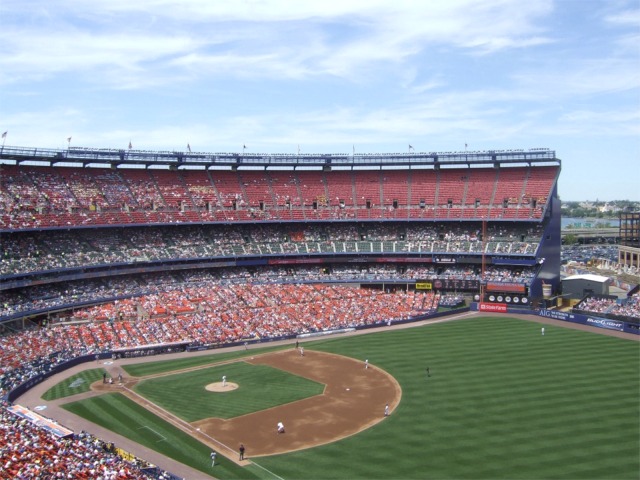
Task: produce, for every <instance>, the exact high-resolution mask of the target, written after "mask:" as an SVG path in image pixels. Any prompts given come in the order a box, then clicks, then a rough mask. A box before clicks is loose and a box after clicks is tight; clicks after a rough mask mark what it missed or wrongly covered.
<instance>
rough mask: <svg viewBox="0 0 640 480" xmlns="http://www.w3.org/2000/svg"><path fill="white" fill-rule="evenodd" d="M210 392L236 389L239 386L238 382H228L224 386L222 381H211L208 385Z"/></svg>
mask: <svg viewBox="0 0 640 480" xmlns="http://www.w3.org/2000/svg"><path fill="white" fill-rule="evenodd" d="M204 388H205V389H207V390H208V391H209V392H230V391H231V390H235V389H236V388H238V384H237V383H233V382H227V384H226V385H225V386H224V387H223V386H222V382H215V383H210V384H209V385H207V386H206V387H204Z"/></svg>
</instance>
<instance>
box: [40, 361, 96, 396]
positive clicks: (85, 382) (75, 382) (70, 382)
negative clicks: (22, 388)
mask: <svg viewBox="0 0 640 480" xmlns="http://www.w3.org/2000/svg"><path fill="white" fill-rule="evenodd" d="M105 373H106V371H105V370H104V369H103V368H92V369H90V370H84V371H82V372H80V373H78V374H76V375H72V376H71V377H69V378H67V379H65V380H64V381H62V382H60V383H58V384H56V385H54V386H53V387H51V388H50V389H49V390H47V391H46V392H45V393H44V394H43V395H42V398H43V399H44V400H49V401H51V400H57V399H58V398H64V397H70V396H71V395H77V394H78V393H85V392H88V391H89V390H90V389H91V384H92V383H93V382H97V381H98V380H101V379H102V375H103V374H105Z"/></svg>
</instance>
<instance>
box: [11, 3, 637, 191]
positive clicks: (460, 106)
mask: <svg viewBox="0 0 640 480" xmlns="http://www.w3.org/2000/svg"><path fill="white" fill-rule="evenodd" d="M639 45H640V1H639V0H602V1H599V0H556V1H552V0H534V1H531V2H526V1H523V0H483V1H477V0H446V1H444V0H442V1H435V0H424V1H418V0H415V1H411V0H393V1H390V0H340V1H334V0H324V1H300V0H287V1H285V0H244V1H243V0H136V1H132V0H90V1H88V0H43V1H40V0H2V2H0V131H1V132H5V131H6V132H7V136H6V138H5V139H4V140H5V142H6V145H15V146H32V147H51V148H66V147H67V138H68V137H71V138H72V140H71V144H72V146H79V147H102V148H126V147H127V145H128V144H129V141H131V143H132V145H133V148H136V149H146V150H186V148H187V144H189V145H190V146H191V149H192V151H194V152H195V151H199V152H239V151H241V150H242V146H243V145H246V146H247V149H246V152H247V153H296V152H297V151H298V148H299V149H300V152H302V153H351V152H352V150H353V149H355V151H356V153H373V152H375V153H388V152H406V151H408V146H409V144H410V145H412V146H413V147H414V149H415V151H416V152H431V151H461V150H464V148H465V147H464V145H465V143H467V144H468V149H469V150H488V149H518V148H524V149H527V148H539V147H547V148H551V149H554V150H556V152H557V155H558V157H559V158H561V159H562V162H563V163H562V166H563V170H562V175H561V179H560V184H559V193H560V197H561V198H562V199H563V200H583V199H590V200H595V199H599V200H625V199H627V200H636V201H638V200H640V173H638V172H640V47H639ZM634 169H635V171H634Z"/></svg>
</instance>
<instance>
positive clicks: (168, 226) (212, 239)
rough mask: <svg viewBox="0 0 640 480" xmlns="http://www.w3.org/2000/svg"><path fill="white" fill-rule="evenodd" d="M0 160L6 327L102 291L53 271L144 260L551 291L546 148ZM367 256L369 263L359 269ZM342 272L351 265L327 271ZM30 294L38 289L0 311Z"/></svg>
mask: <svg viewBox="0 0 640 480" xmlns="http://www.w3.org/2000/svg"><path fill="white" fill-rule="evenodd" d="M0 168H1V170H0V173H1V174H0V186H1V192H2V193H1V198H0V200H1V203H0V235H1V236H2V245H3V253H2V256H3V258H2V271H1V277H0V278H1V279H2V287H0V289H1V291H0V294H2V296H3V301H2V304H3V306H4V308H3V311H2V314H1V315H0V320H1V321H2V322H11V324H12V325H13V326H16V327H19V326H20V325H24V321H25V319H29V318H30V319H35V320H37V319H39V318H40V319H42V318H44V317H45V316H48V315H50V314H51V313H52V312H59V311H64V310H69V309H75V308H79V307H81V306H84V305H90V304H97V303H101V302H110V301H113V300H114V297H112V296H111V297H109V296H105V297H99V296H98V297H96V298H93V299H92V300H90V301H86V300H82V301H80V300H78V299H76V298H74V296H73V295H68V296H65V294H64V293H62V296H63V297H64V298H63V299H62V301H60V298H58V297H59V296H60V295H58V292H64V291H65V288H64V287H63V286H64V285H67V284H69V282H85V283H86V284H89V283H90V282H93V281H99V280H100V279H105V278H112V277H119V278H126V277H127V276H134V275H140V274H150V273H152V272H166V271H171V272H180V271H189V270H194V269H211V270H217V271H220V270H222V269H229V268H244V269H248V270H249V271H254V270H255V269H265V268H273V269H276V268H280V269H281V268H286V269H287V271H289V272H292V273H294V274H295V271H296V269H298V268H300V267H304V268H305V269H306V270H305V271H308V269H309V268H312V269H315V270H318V271H321V272H323V273H324V274H326V276H325V277H324V278H321V279H318V278H317V277H316V278H312V279H311V278H310V279H307V278H305V276H304V273H302V274H300V275H298V277H297V278H296V280H295V281H296V282H305V281H313V282H318V281H327V282H340V281H345V282H348V283H358V284H361V285H370V286H372V287H377V288H385V289H389V288H394V289H395V288H403V289H416V290H430V291H439V292H445V293H446V292H455V293H461V294H467V295H472V297H473V298H474V299H475V300H476V301H479V302H481V303H487V304H514V305H517V306H524V307H529V308H534V307H536V306H538V305H540V304H541V303H542V302H543V301H544V298H549V297H550V296H551V295H552V294H554V293H555V292H557V291H558V289H559V288H560V273H559V272H560V246H561V235H560V201H559V198H558V192H557V183H558V177H559V175H560V171H561V161H560V160H559V159H558V158H557V157H556V154H555V152H554V151H553V150H549V149H543V148H541V149H530V150H506V151H503V150H496V151H482V152H466V151H465V152H429V153H408V154H401V153H398V154H357V155H356V154H354V155H342V154H337V155H336V154H331V155H328V154H318V155H312V154H305V155H284V154H283V155H274V154H264V155H260V154H251V155H244V154H243V155H240V154H227V153H198V152H154V151H139V150H113V149H90V148H70V149H67V150H56V149H34V148H22V147H3V148H2V151H1V152H0ZM157 232H161V233H159V234H157ZM157 236H161V237H162V239H163V240H162V241H161V242H160V243H159V244H158V245H157V246H158V247H159V248H158V249H157V250H158V251H161V252H162V254H154V253H149V252H148V249H146V247H148V241H147V240H148V239H149V238H152V237H153V238H155V237H157ZM229 239H233V241H230V240H229ZM101 240H102V241H103V243H101ZM105 243H106V244H107V245H105ZM212 244H216V245H215V248H212ZM141 252H142V253H141ZM345 266H346V267H345ZM379 267H382V270H383V273H382V274H380V273H379V272H378V273H377V274H376V275H367V272H369V271H371V272H373V271H377V270H376V269H377V268H379ZM345 269H347V270H354V269H356V270H358V272H360V273H361V274H360V275H357V274H356V275H355V276H354V275H352V276H351V277H349V278H347V277H345V276H342V277H340V275H339V272H341V271H342V272H344V271H345ZM332 272H336V275H332ZM294 276H295V275H294ZM345 278H346V279H345ZM47 289H50V290H51V291H53V292H56V294H55V296H56V301H55V302H52V303H50V304H49V303H47V301H46V295H47V294H46V291H47ZM43 292H44V293H43ZM34 298H36V299H39V298H44V299H45V301H42V302H35V303H33V304H34V305H36V307H34V308H31V307H29V308H13V307H15V304H16V302H20V301H21V300H23V299H34Z"/></svg>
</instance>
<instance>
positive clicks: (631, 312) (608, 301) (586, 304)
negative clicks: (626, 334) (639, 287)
mask: <svg viewBox="0 0 640 480" xmlns="http://www.w3.org/2000/svg"><path fill="white" fill-rule="evenodd" d="M575 309H576V310H579V311H583V312H590V313H598V314H603V315H605V316H608V315H611V316H616V317H628V318H633V319H640V294H636V295H634V296H632V297H629V298H626V299H624V300H618V299H617V298H611V297H601V296H589V297H587V298H585V299H583V300H581V301H580V303H578V304H577V305H576V306H575Z"/></svg>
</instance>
